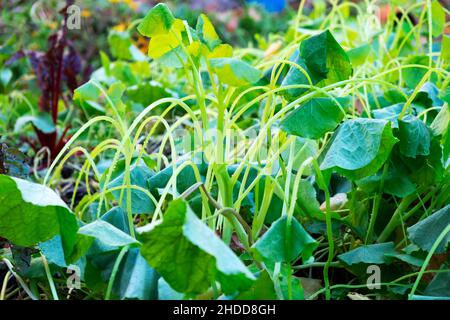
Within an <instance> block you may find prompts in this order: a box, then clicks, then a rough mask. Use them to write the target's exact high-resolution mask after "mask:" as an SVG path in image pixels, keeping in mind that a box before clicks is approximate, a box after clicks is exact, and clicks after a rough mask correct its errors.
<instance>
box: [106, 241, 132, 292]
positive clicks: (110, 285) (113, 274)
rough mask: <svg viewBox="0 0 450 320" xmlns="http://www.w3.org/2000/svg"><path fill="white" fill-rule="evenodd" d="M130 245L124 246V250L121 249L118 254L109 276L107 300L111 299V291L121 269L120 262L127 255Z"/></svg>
mask: <svg viewBox="0 0 450 320" xmlns="http://www.w3.org/2000/svg"><path fill="white" fill-rule="evenodd" d="M128 248H129V247H128V246H125V247H123V248H122V250H120V252H119V255H118V256H117V259H116V261H115V262H114V266H113V269H112V272H111V277H110V278H109V282H108V287H107V289H106V293H105V300H110V298H111V292H112V289H113V286H114V280H115V279H116V276H117V272H118V271H119V266H120V263H121V262H122V259H123V257H124V256H125V254H126V253H127V251H128Z"/></svg>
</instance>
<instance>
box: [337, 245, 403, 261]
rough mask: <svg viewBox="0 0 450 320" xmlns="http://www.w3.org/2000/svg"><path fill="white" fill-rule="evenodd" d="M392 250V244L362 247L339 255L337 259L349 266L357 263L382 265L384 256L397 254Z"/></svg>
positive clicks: (384, 259)
mask: <svg viewBox="0 0 450 320" xmlns="http://www.w3.org/2000/svg"><path fill="white" fill-rule="evenodd" d="M394 248H395V246H394V243H393V242H386V243H378V244H371V245H364V246H361V247H358V248H356V249H353V250H351V251H349V252H346V253H343V254H341V255H339V256H338V259H339V260H340V261H342V262H344V263H345V264H347V265H349V266H351V265H353V264H357V263H366V264H384V263H386V262H387V260H386V257H385V255H386V254H393V255H395V254H396V253H397V252H396V251H395V249H394Z"/></svg>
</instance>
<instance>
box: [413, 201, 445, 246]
mask: <svg viewBox="0 0 450 320" xmlns="http://www.w3.org/2000/svg"><path fill="white" fill-rule="evenodd" d="M449 225H450V205H447V206H446V207H444V208H442V209H440V210H438V211H436V212H435V213H433V214H432V215H430V216H428V217H427V218H425V219H423V220H422V221H419V222H418V223H416V224H415V225H413V226H411V227H409V228H408V234H409V237H410V239H411V241H412V242H413V243H415V244H416V245H418V246H419V247H420V248H421V249H422V250H425V251H430V250H431V247H432V246H433V244H434V242H435V241H436V239H437V238H438V237H439V235H440V234H441V233H442V232H443V231H444V229H445V228H447V226H449ZM449 241H450V233H447V235H446V236H445V237H444V239H443V240H442V241H441V243H440V244H439V245H438V247H437V249H436V251H435V252H436V253H443V252H445V250H446V248H447V245H448V243H449Z"/></svg>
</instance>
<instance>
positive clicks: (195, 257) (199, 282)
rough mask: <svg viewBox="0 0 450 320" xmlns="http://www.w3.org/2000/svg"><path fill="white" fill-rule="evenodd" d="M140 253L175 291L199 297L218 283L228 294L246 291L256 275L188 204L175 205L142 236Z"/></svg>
mask: <svg viewBox="0 0 450 320" xmlns="http://www.w3.org/2000/svg"><path fill="white" fill-rule="evenodd" d="M142 242H143V246H142V248H141V253H142V255H143V256H144V258H145V259H146V260H147V261H148V263H149V264H150V265H151V266H152V267H153V268H154V269H155V270H156V271H157V272H158V273H159V274H161V275H162V277H163V278H164V279H165V280H166V281H167V283H168V284H169V285H170V286H171V287H172V288H173V289H174V290H176V291H178V292H184V293H190V294H200V293H203V292H204V291H206V290H207V289H208V288H209V287H210V286H211V283H212V281H218V282H219V283H220V285H221V289H222V291H223V292H225V293H226V294H233V293H235V292H237V291H244V290H247V289H248V288H249V287H250V286H251V285H252V283H253V281H254V280H255V278H254V276H253V274H252V273H251V272H250V271H249V270H248V269H247V268H246V267H245V265H244V264H243V263H242V262H241V260H239V258H238V257H237V256H236V255H235V254H234V253H233V251H231V249H230V248H228V247H227V246H226V245H225V243H223V242H222V240H221V239H219V238H218V237H217V235H216V234H215V233H214V231H212V230H211V229H209V228H208V227H207V226H206V225H205V224H204V223H203V222H202V221H201V220H199V219H198V218H197V216H196V215H195V214H194V213H193V212H192V211H191V209H190V208H189V207H188V205H187V203H186V202H185V201H184V200H182V199H178V200H175V201H172V202H171V203H170V205H169V208H168V209H167V211H166V213H165V214H164V220H163V222H162V223H160V224H158V225H156V226H155V227H154V228H153V229H152V230H150V231H149V232H146V233H143V234H142Z"/></svg>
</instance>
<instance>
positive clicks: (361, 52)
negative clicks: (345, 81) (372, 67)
mask: <svg viewBox="0 0 450 320" xmlns="http://www.w3.org/2000/svg"><path fill="white" fill-rule="evenodd" d="M371 53H372V48H371V46H370V44H364V45H362V46H359V47H357V48H354V49H350V50H349V51H347V55H348V57H349V59H350V61H351V63H352V65H353V66H360V65H363V64H364V63H365V62H366V61H367V60H368V58H369V55H370V54H371Z"/></svg>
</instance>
